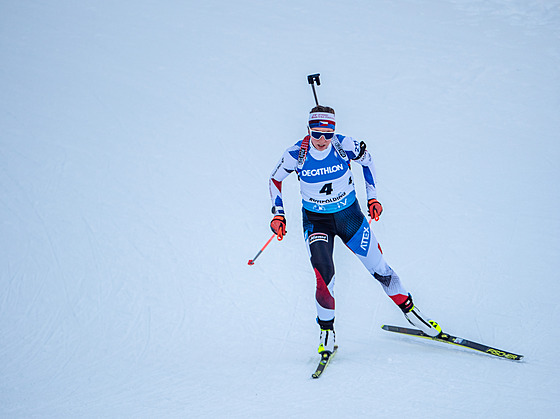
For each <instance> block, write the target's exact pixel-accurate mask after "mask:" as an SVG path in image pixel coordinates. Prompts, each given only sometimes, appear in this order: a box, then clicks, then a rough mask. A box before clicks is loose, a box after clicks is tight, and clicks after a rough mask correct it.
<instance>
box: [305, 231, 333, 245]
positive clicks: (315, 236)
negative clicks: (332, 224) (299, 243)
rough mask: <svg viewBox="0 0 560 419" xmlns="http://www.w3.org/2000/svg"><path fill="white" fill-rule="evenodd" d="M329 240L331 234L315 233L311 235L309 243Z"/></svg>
mask: <svg viewBox="0 0 560 419" xmlns="http://www.w3.org/2000/svg"><path fill="white" fill-rule="evenodd" d="M318 241H321V242H327V243H328V242H329V236H327V235H326V234H325V233H313V234H312V235H311V236H309V244H310V245H311V244H313V243H315V242H318Z"/></svg>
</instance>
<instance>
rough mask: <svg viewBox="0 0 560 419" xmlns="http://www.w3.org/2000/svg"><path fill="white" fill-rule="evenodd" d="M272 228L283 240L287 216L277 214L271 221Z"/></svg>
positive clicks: (278, 237)
mask: <svg viewBox="0 0 560 419" xmlns="http://www.w3.org/2000/svg"><path fill="white" fill-rule="evenodd" d="M270 229H271V230H272V232H273V233H274V234H276V237H277V239H278V240H282V239H283V238H284V236H285V235H286V217H284V216H283V215H275V216H274V218H273V219H272V221H271V222H270Z"/></svg>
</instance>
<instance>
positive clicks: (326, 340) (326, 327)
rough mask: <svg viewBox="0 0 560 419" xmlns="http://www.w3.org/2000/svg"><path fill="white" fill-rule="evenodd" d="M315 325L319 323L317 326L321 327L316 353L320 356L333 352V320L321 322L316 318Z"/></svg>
mask: <svg viewBox="0 0 560 419" xmlns="http://www.w3.org/2000/svg"><path fill="white" fill-rule="evenodd" d="M317 323H319V326H321V335H320V337H319V350H318V352H319V353H320V354H322V353H323V352H330V353H333V352H334V350H335V344H334V342H335V333H334V319H332V320H329V321H323V320H319V319H318V318H317Z"/></svg>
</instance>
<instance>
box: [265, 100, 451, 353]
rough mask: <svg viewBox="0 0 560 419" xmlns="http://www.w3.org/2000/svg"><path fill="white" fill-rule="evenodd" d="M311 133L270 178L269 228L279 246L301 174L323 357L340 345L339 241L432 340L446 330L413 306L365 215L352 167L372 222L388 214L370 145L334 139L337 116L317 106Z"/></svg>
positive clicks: (311, 117)
mask: <svg viewBox="0 0 560 419" xmlns="http://www.w3.org/2000/svg"><path fill="white" fill-rule="evenodd" d="M307 129H308V135H307V136H306V137H305V138H303V139H302V140H300V141H298V142H297V143H296V144H295V145H293V146H291V147H289V148H288V149H286V151H285V152H284V154H283V156H282V158H281V159H280V161H279V163H278V164H277V166H276V168H275V169H274V171H273V172H272V174H271V176H270V181H269V187H270V196H271V199H272V213H273V214H274V218H273V219H272V221H271V223H270V228H271V229H272V231H273V232H274V233H275V234H276V235H277V236H278V239H280V240H281V239H282V238H283V237H284V235H285V234H286V218H285V213H284V204H283V201H282V181H283V180H284V179H285V178H286V177H287V176H288V175H289V174H290V173H292V172H296V173H297V175H298V178H299V181H300V182H299V184H300V191H301V196H302V203H303V208H302V212H303V232H304V237H305V242H306V245H307V250H308V252H309V257H310V260H311V265H312V266H313V270H314V271H315V277H316V281H317V288H316V292H315V301H316V307H317V322H318V323H319V326H320V328H321V332H320V343H319V353H323V352H324V351H329V352H333V350H334V345H335V333H334V318H335V298H334V283H335V268H334V263H333V249H334V238H335V236H339V237H340V238H341V239H342V241H343V242H344V243H345V244H346V246H347V247H348V248H349V249H350V250H352V252H354V254H355V255H356V256H357V257H358V259H359V260H360V261H361V262H362V263H363V265H364V266H365V267H366V269H367V270H368V272H369V273H370V274H371V275H372V276H373V277H374V278H375V279H376V280H377V281H378V282H379V283H380V284H381V286H382V287H383V290H384V291H385V293H386V294H387V295H388V296H389V297H390V298H391V299H392V300H393V301H394V302H395V304H396V305H398V306H399V307H400V309H401V310H402V311H403V313H404V315H405V317H406V319H407V320H408V321H409V322H410V323H411V324H412V325H413V326H415V327H417V328H418V329H420V330H422V331H423V332H424V333H426V334H428V335H430V336H437V335H438V334H439V333H440V332H441V327H440V326H439V325H438V324H437V322H435V321H434V320H431V319H429V318H427V317H426V316H424V315H423V314H422V313H421V312H420V310H418V308H417V307H416V306H415V305H414V303H413V302H412V296H411V295H410V294H409V293H408V291H407V290H406V289H405V287H404V285H403V284H402V282H401V280H400V278H399V276H398V275H397V274H396V272H395V271H394V270H393V269H392V268H391V267H390V266H389V265H388V264H387V262H386V261H385V258H384V257H383V253H382V252H381V247H380V246H379V243H378V242H377V239H376V238H375V235H374V234H373V232H372V230H371V228H370V225H369V223H368V221H367V219H366V217H365V216H364V215H363V214H362V211H361V210H360V206H359V204H358V200H357V199H356V191H355V188H354V180H353V177H352V171H351V169H350V162H351V161H355V162H356V163H358V164H360V165H361V166H362V168H363V174H364V179H365V185H366V193H367V200H368V212H369V216H370V217H371V218H372V219H374V220H375V221H378V220H379V216H380V215H381V213H382V212H383V207H382V206H381V204H380V203H379V201H378V200H377V192H376V182H375V168H374V165H373V159H372V157H371V154H370V153H369V152H368V151H367V149H366V144H365V143H364V142H363V141H362V142H358V141H356V140H354V139H353V138H352V137H347V136H344V135H341V134H335V113H334V110H333V109H332V108H330V107H328V106H316V107H314V108H313V109H312V110H311V112H310V114H309V122H308V127H307Z"/></svg>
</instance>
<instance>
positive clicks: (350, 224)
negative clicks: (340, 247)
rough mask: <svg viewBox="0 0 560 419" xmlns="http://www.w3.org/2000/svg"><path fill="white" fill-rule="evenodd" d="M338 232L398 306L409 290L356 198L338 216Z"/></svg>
mask: <svg viewBox="0 0 560 419" xmlns="http://www.w3.org/2000/svg"><path fill="white" fill-rule="evenodd" d="M336 225H337V234H338V235H339V236H340V238H341V239H342V241H343V242H344V243H345V244H346V246H348V248H349V249H350V250H352V252H354V254H355V255H356V256H357V257H358V259H360V261H361V262H362V263H363V265H364V266H365V267H366V269H367V270H368V272H369V273H370V274H371V275H372V276H373V277H374V278H375V279H376V280H377V281H378V282H379V283H380V284H381V286H382V287H383V290H384V291H385V293H386V294H387V295H388V296H389V297H391V299H392V300H393V301H394V302H395V304H397V305H399V304H402V303H404V302H405V301H406V299H407V298H408V291H407V290H406V289H405V288H404V286H403V284H402V283H401V280H400V278H399V276H398V275H397V273H396V272H395V271H394V270H393V269H392V268H391V267H390V266H389V265H388V264H387V262H386V261H385V258H384V257H383V252H382V251H381V247H380V246H379V243H378V241H377V238H376V237H375V235H374V234H373V231H372V230H371V228H370V226H369V224H368V222H367V220H366V217H364V215H363V213H362V211H361V210H360V206H359V205H358V203H357V201H356V202H355V203H354V204H353V205H352V206H351V207H349V208H347V209H346V210H344V211H341V212H340V213H337V215H336Z"/></svg>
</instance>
